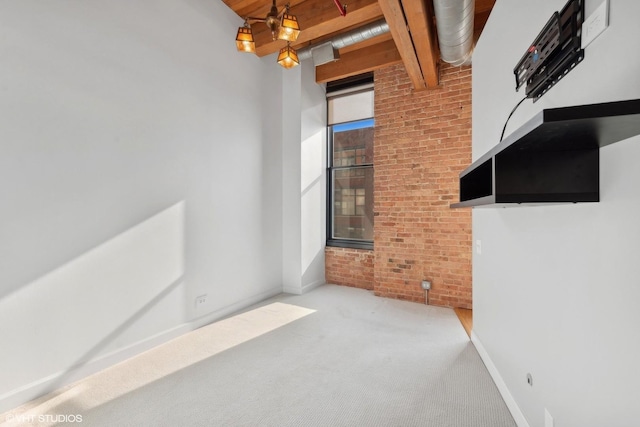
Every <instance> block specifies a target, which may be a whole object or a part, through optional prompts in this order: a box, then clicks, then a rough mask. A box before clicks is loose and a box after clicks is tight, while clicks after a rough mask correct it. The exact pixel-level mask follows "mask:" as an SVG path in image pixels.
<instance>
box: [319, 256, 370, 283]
mask: <svg viewBox="0 0 640 427" xmlns="http://www.w3.org/2000/svg"><path fill="white" fill-rule="evenodd" d="M324 253H325V264H324V265H325V276H326V281H327V283H333V284H338V285H344V286H351V287H354V288H362V289H368V290H370V291H372V290H373V258H374V256H373V251H368V250H361V249H347V248H333V247H327V248H326V249H325V251H324Z"/></svg>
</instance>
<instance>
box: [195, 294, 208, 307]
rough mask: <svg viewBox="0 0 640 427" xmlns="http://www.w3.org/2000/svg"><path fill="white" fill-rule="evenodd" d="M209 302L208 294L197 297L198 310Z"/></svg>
mask: <svg viewBox="0 0 640 427" xmlns="http://www.w3.org/2000/svg"><path fill="white" fill-rule="evenodd" d="M206 302H207V294H204V295H200V296H197V297H196V308H198V307H200V306H201V305H203V304H204V303H206Z"/></svg>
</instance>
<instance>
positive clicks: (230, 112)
mask: <svg viewBox="0 0 640 427" xmlns="http://www.w3.org/2000/svg"><path fill="white" fill-rule="evenodd" d="M239 25H241V20H240V19H239V18H238V17H237V16H235V15H234V14H233V13H232V12H231V11H230V10H229V9H228V8H227V7H226V6H225V5H224V4H223V3H222V2H219V1H208V0H171V1H170V0H139V1H135V2H129V1H123V0H113V1H107V2H105V1H96V0H88V1H82V2H78V1H70V0H51V1H40V0H21V1H13V2H9V1H2V2H0V91H1V95H0V341H1V342H2V351H1V352H0V367H1V368H0V412H1V411H2V410H4V409H8V408H10V407H12V406H15V405H17V404H19V403H21V402H23V401H25V400H27V399H29V398H32V397H34V396H36V395H38V394H39V393H42V392H44V391H47V390H49V389H51V388H52V387H55V386H58V385H60V384H63V383H65V382H68V381H71V380H72V379H74V378H77V377H78V376H79V375H84V374H86V373H89V372H91V371H94V370H96V369H98V368H100V367H103V366H105V365H108V364H110V363H114V362H116V361H118V360H121V359H122V358H124V357H126V356H128V355H131V354H135V353H136V352H139V351H141V350H143V349H145V348H148V347H149V346H152V345H154V344H157V343H159V342H162V341H163V340H166V339H168V338H170V337H172V336H175V335H177V334H180V333H183V332H185V331H187V330H189V329H191V328H192V327H195V326H198V325H200V324H203V323H205V322H207V321H211V320H213V319H215V318H217V317H220V316H222V315H224V314H226V313H229V312H230V311H232V310H235V309H238V308H241V307H244V306H246V305H248V304H250V303H252V302H255V301H258V300H261V299H263V298H265V297H268V296H270V295H273V294H275V293H279V292H281V291H282V265H283V263H282V248H283V243H282V235H283V234H282V206H283V205H282V185H281V182H282V178H283V177H282V171H281V170H282V127H281V124H282V111H281V109H280V108H268V107H269V106H270V105H271V102H272V99H273V98H274V97H275V98H276V99H277V98H278V97H280V98H281V97H282V78H283V77H282V74H283V73H282V71H281V69H280V67H278V66H277V65H276V64H275V61H274V59H273V58H267V59H268V60H267V59H263V60H261V59H258V58H257V57H255V56H252V55H243V54H240V53H238V52H236V50H235V46H234V42H233V38H234V35H235V31H236V29H237V27H238V26H239ZM202 294H207V295H208V299H207V302H206V303H205V304H203V305H202V306H200V307H199V308H197V309H196V307H195V297H196V296H198V295H202Z"/></svg>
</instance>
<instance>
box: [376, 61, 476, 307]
mask: <svg viewBox="0 0 640 427" xmlns="http://www.w3.org/2000/svg"><path fill="white" fill-rule="evenodd" d="M440 82H441V87H440V88H438V89H433V90H424V91H420V92H415V91H413V90H412V89H411V84H410V81H409V78H408V76H407V74H406V72H405V70H404V67H403V66H402V65H395V66H391V67H387V68H384V69H381V70H377V71H376V72H375V118H376V126H375V139H374V165H375V166H374V169H375V175H374V186H375V189H374V204H375V207H374V212H375V224H374V248H375V262H374V292H375V294H376V295H379V296H384V297H390V298H398V299H404V300H409V301H416V302H422V303H424V291H423V290H422V288H421V286H420V284H421V281H422V280H423V279H428V280H430V281H431V282H432V290H431V291H430V292H429V303H430V304H434V305H441V306H449V307H463V308H471V213H470V210H469V209H456V210H453V209H450V208H449V204H450V203H452V202H454V201H457V200H458V174H459V173H460V171H461V170H462V169H464V168H465V167H466V166H468V165H469V163H471V68H470V67H463V68H453V67H450V66H447V65H444V66H443V67H442V70H441V79H440Z"/></svg>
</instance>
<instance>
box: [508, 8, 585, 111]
mask: <svg viewBox="0 0 640 427" xmlns="http://www.w3.org/2000/svg"><path fill="white" fill-rule="evenodd" d="M583 21H584V0H569V1H568V2H567V4H566V5H565V6H564V8H563V9H562V11H560V12H554V14H553V15H552V16H551V18H550V19H549V21H548V22H547V24H546V25H545V26H544V28H543V29H542V31H541V32H540V34H538V36H537V37H536V38H535V40H534V41H533V43H532V44H531V46H530V47H529V48H528V49H527V52H526V53H525V54H524V55H523V56H522V58H521V59H520V61H519V62H518V64H517V65H516V67H515V68H514V69H513V73H514V75H515V78H516V91H517V90H519V89H520V87H522V86H523V85H526V89H525V94H526V97H527V98H533V102H536V101H537V100H538V99H540V97H541V96H542V95H544V94H545V93H546V92H547V91H548V90H549V89H551V88H552V87H553V86H554V85H555V84H556V83H558V82H559V81H560V80H561V79H562V78H563V77H564V76H565V75H566V74H567V73H568V72H569V71H571V70H572V69H573V68H574V67H575V66H576V65H578V64H579V63H580V62H581V61H582V60H583V59H584V50H583V49H582V48H581V38H582V23H583Z"/></svg>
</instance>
